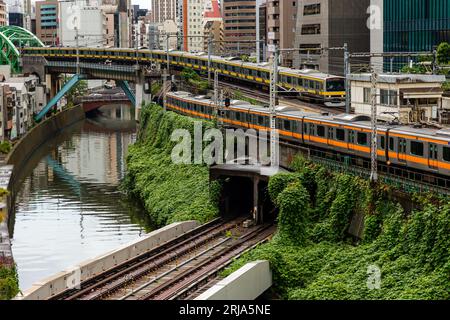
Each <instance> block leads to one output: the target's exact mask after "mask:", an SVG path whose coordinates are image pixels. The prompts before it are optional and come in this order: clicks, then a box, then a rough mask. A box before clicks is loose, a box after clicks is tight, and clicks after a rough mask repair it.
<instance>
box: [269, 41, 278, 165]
mask: <svg viewBox="0 0 450 320" xmlns="http://www.w3.org/2000/svg"><path fill="white" fill-rule="evenodd" d="M279 56H280V51H279V49H278V47H276V48H275V52H274V54H273V61H272V72H271V73H270V104H269V111H270V166H271V167H275V166H278V157H277V145H276V143H277V141H276V138H275V137H276V135H277V132H276V131H277V130H276V106H277V104H278V95H277V91H278V88H277V83H278V62H279Z"/></svg>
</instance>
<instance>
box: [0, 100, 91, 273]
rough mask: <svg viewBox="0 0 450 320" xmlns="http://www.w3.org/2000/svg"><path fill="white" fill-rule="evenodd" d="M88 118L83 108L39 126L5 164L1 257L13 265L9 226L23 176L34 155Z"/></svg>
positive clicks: (0, 180)
mask: <svg viewBox="0 0 450 320" xmlns="http://www.w3.org/2000/svg"><path fill="white" fill-rule="evenodd" d="M84 118H85V114H84V111H83V107H82V106H81V105H79V106H75V107H73V108H70V109H67V110H64V111H61V112H58V113H57V114H55V115H53V116H51V117H50V118H48V119H46V120H45V121H43V122H41V123H39V124H38V125H36V126H35V127H34V128H32V129H31V130H30V131H28V132H27V134H26V135H25V136H23V137H22V138H21V139H20V140H19V142H17V143H16V145H15V146H14V148H13V149H12V150H11V152H10V153H9V155H8V157H7V158H6V160H5V163H7V165H2V166H0V185H1V187H3V188H6V189H8V191H9V194H8V196H7V197H6V199H2V203H3V204H4V205H2V209H1V219H0V257H1V258H4V259H6V261H7V262H8V264H11V265H12V264H13V257H12V252H11V243H10V241H9V230H8V224H9V220H10V217H11V215H12V214H13V211H12V210H13V208H14V197H15V189H16V186H17V184H18V177H19V176H20V172H21V171H22V169H23V168H24V167H25V166H26V164H27V161H28V160H29V159H30V157H31V155H32V154H33V153H34V152H35V151H36V150H37V149H38V148H39V147H40V146H42V145H43V144H44V143H46V142H47V141H48V140H50V139H52V138H53V137H54V136H55V135H57V134H58V133H59V132H60V131H61V130H63V129H65V128H67V127H69V126H70V125H72V124H74V123H76V122H78V121H80V120H82V119H84Z"/></svg>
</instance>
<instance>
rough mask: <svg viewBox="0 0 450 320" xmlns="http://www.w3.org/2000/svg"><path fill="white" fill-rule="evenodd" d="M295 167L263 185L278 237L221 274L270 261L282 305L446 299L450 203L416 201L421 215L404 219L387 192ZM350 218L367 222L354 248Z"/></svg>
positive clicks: (449, 294) (314, 169) (310, 167)
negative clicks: (275, 218) (314, 301)
mask: <svg viewBox="0 0 450 320" xmlns="http://www.w3.org/2000/svg"><path fill="white" fill-rule="evenodd" d="M294 167H295V169H296V172H295V173H289V174H280V175H277V176H275V177H273V178H272V179H271V181H270V183H269V194H270V196H271V198H272V200H273V201H274V202H275V203H276V205H277V206H278V208H279V210H280V213H279V217H278V228H279V229H278V233H277V235H276V236H275V237H274V239H273V240H272V241H271V242H269V243H268V244H265V245H261V246H259V247H258V248H256V249H255V250H253V251H251V252H249V253H247V254H245V255H244V256H243V257H242V258H241V259H239V260H237V261H235V262H234V263H233V264H232V266H231V267H230V268H229V269H228V270H227V271H226V272H225V275H226V274H229V273H231V272H232V271H234V270H236V269H237V268H239V267H240V266H242V265H243V264H244V263H246V262H248V261H253V260H257V259H268V260H269V261H270V263H271V267H272V270H273V277H274V287H273V289H272V290H273V293H274V294H276V295H279V296H280V297H281V298H284V299H450V254H449V250H450V203H449V201H448V199H432V200H431V199H430V198H426V199H420V200H419V199H416V200H417V201H418V202H419V203H420V206H419V207H420V209H416V210H414V211H413V212H412V213H411V214H410V215H406V214H405V213H404V212H403V209H402V207H401V206H400V205H398V204H397V203H395V202H394V201H392V200H390V198H389V193H390V190H387V189H379V190H376V191H373V189H372V188H370V186H369V184H368V182H367V181H364V180H361V179H359V178H357V177H353V176H349V175H343V174H332V173H330V172H329V171H327V170H326V169H324V168H323V167H320V166H317V165H313V164H311V163H307V162H305V161H303V160H301V159H297V161H296V162H295V164H294ZM354 212H363V213H364V215H365V218H364V220H365V221H364V223H365V224H364V225H365V227H364V235H363V239H362V240H361V241H360V242H359V243H358V244H355V243H354V241H353V239H350V238H349V237H348V235H347V232H346V231H347V230H348V227H349V225H350V221H351V217H352V215H353V213H354ZM374 268H375V270H376V268H379V269H378V270H380V271H381V277H380V278H379V279H380V282H379V284H380V286H379V289H377V285H376V283H377V282H376V280H375V279H376V278H374V276H375V277H376V274H375V273H373V270H374ZM374 281H375V282H374Z"/></svg>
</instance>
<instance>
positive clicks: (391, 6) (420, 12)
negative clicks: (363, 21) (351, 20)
mask: <svg viewBox="0 0 450 320" xmlns="http://www.w3.org/2000/svg"><path fill="white" fill-rule="evenodd" d="M371 5H372V7H371V8H372V10H371V11H372V12H371V15H372V17H371V22H370V26H371V29H370V30H371V52H373V53H382V52H417V51H421V52H425V51H428V52H431V51H433V48H434V46H437V45H439V44H440V43H441V42H450V1H448V0H416V1H414V4H413V5H411V1H408V0H372V1H371ZM383 62H384V70H385V71H390V67H391V63H390V59H389V58H387V59H384V61H383V58H373V59H372V63H373V64H374V65H375V66H377V67H378V69H379V70H380V69H381V67H382V66H383ZM406 63H408V58H403V59H402V58H396V59H395V60H394V61H393V64H392V66H393V71H398V70H399V69H401V68H402V67H403V66H404V65H405V64H406Z"/></svg>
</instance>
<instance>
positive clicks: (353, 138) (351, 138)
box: [348, 130, 355, 143]
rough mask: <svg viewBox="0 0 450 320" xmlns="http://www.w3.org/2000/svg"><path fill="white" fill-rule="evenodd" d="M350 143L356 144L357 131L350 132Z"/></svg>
mask: <svg viewBox="0 0 450 320" xmlns="http://www.w3.org/2000/svg"><path fill="white" fill-rule="evenodd" d="M348 142H350V143H354V142H355V131H353V130H350V131H349V132H348Z"/></svg>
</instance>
